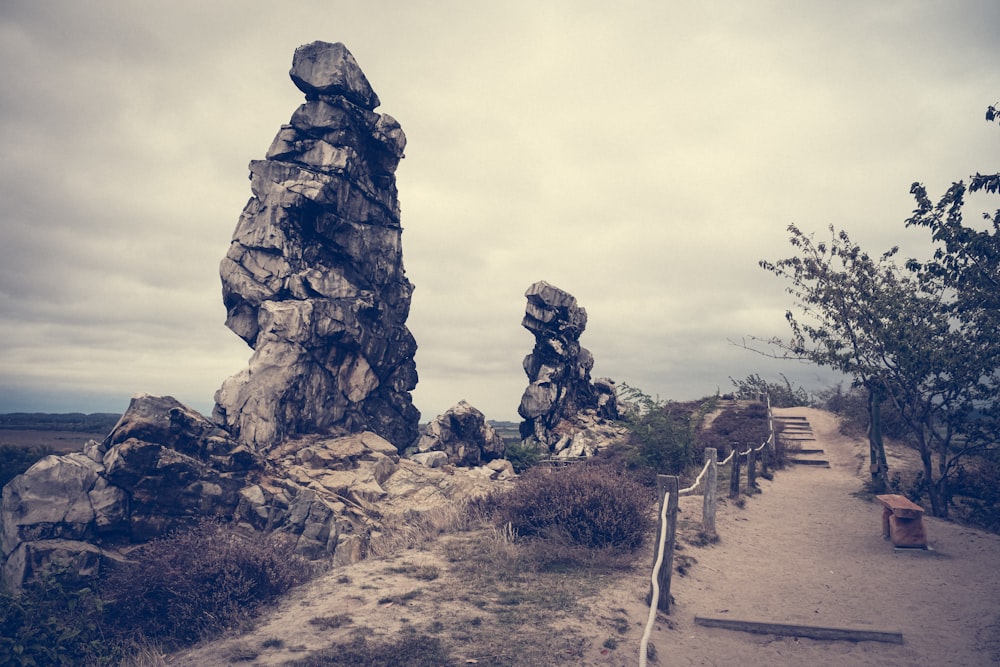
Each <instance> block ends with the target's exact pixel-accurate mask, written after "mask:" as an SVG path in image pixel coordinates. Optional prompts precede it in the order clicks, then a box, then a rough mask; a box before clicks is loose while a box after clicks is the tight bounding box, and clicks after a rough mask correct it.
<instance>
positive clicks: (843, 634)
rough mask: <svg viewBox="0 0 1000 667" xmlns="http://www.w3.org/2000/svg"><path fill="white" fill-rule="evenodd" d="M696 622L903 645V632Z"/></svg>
mask: <svg viewBox="0 0 1000 667" xmlns="http://www.w3.org/2000/svg"><path fill="white" fill-rule="evenodd" d="M694 622H695V623H696V624H697V625H703V626H705V627H708V628H723V629H726V630H738V631H740V632H752V633H755V634H759V635H780V636H782V637H808V638H810V639H836V640H842V641H851V642H887V643H890V644H902V643H903V633H902V632H885V631H881V630H860V629H857V628H830V627H823V626H818V625H794V624H790V623H768V622H764V621H744V620H739V619H735V618H709V617H706V616H695V617H694Z"/></svg>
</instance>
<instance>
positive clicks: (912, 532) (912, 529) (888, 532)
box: [875, 493, 927, 549]
mask: <svg viewBox="0 0 1000 667" xmlns="http://www.w3.org/2000/svg"><path fill="white" fill-rule="evenodd" d="M875 500H877V501H878V502H879V503H880V504H881V505H882V507H883V508H884V509H883V510H882V537H884V538H885V539H887V540H890V539H891V540H892V544H893V546H896V547H907V548H917V549H926V548H927V533H925V532H924V521H923V516H924V508H923V507H921V506H920V505H917V504H916V503H914V502H912V501H910V499H909V498H907V497H906V496H900V495H898V494H895V493H888V494H885V495H881V496H875Z"/></svg>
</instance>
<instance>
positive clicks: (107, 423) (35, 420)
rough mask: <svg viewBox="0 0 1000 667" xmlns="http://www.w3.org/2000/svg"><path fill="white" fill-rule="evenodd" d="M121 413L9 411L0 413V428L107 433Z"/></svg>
mask: <svg viewBox="0 0 1000 667" xmlns="http://www.w3.org/2000/svg"><path fill="white" fill-rule="evenodd" d="M120 417H121V415H117V414H114V413H111V412H94V413H91V414H84V413H82V412H67V413H57V414H53V413H48V412H9V413H7V414H0V429H2V430H8V431H79V432H81V433H108V432H110V431H111V429H112V428H114V426H115V424H117V423H118V419H119V418H120Z"/></svg>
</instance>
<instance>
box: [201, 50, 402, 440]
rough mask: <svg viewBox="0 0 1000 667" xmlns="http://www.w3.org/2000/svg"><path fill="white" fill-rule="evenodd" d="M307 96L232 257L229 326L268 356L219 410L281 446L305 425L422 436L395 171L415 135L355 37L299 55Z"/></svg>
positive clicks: (239, 378)
mask: <svg viewBox="0 0 1000 667" xmlns="http://www.w3.org/2000/svg"><path fill="white" fill-rule="evenodd" d="M289 74H290V76H291V78H292V81H293V82H294V83H295V85H296V86H297V87H298V88H299V89H300V90H301V91H302V92H304V93H305V95H306V102H305V104H303V105H302V106H300V107H299V108H298V109H297V110H296V111H295V113H294V114H292V118H291V120H290V122H289V124H288V125H284V126H282V128H281V130H279V132H278V135H277V136H276V137H275V139H274V142H273V143H272V144H271V147H270V149H269V150H268V152H267V155H266V159H264V160H254V161H252V162H251V163H250V188H251V191H252V192H253V197H252V198H251V199H250V201H249V202H248V203H247V205H246V208H244V209H243V214H242V215H241V216H240V220H239V223H238V224H237V226H236V231H235V232H234V234H233V241H232V244H231V246H230V248H229V252H227V253H226V256H225V258H224V259H223V260H222V264H221V267H220V274H221V277H222V294H223V301H224V302H225V305H226V309H227V313H228V314H227V319H226V326H228V327H229V328H230V329H232V330H233V331H234V332H235V333H236V334H237V335H239V336H240V337H241V338H242V339H243V340H245V341H246V342H247V343H248V344H249V345H250V347H251V348H253V350H254V352H253V355H252V357H251V359H250V363H249V367H248V368H246V369H245V370H243V371H241V372H240V373H238V374H236V375H234V376H232V377H230V378H229V379H227V380H226V381H225V382H224V383H223V385H222V387H221V388H220V389H219V390H218V391H217V392H216V395H215V403H216V405H215V410H214V413H213V417H214V419H215V420H216V421H217V422H218V423H220V424H222V425H223V426H225V427H226V428H227V429H228V430H229V431H230V432H232V433H233V434H234V435H235V436H236V437H238V438H239V439H240V440H242V441H243V442H245V443H247V444H250V445H253V446H254V447H256V448H267V447H270V446H272V445H275V444H277V443H279V442H281V441H282V440H283V439H285V438H287V437H289V436H294V435H298V434H308V433H320V434H334V435H337V434H345V433H353V432H358V431H363V430H370V431H374V432H376V433H378V434H379V435H381V436H382V437H384V438H385V439H387V440H389V441H390V442H392V443H393V444H395V445H396V446H397V447H399V448H401V449H402V448H404V447H406V446H407V445H409V444H411V443H412V442H413V441H414V440H415V439H416V437H417V435H418V432H417V423H418V421H419V418H420V414H419V412H418V411H417V410H416V408H415V407H414V405H413V402H412V398H411V395H410V392H411V391H412V390H413V389H414V387H416V384H417V372H416V365H415V364H414V360H413V358H414V355H415V353H416V349H417V344H416V342H415V341H414V339H413V336H412V335H411V334H410V332H409V330H408V329H407V328H406V318H407V315H408V313H409V308H410V296H411V294H412V291H413V286H412V285H411V284H410V282H409V281H408V280H407V278H406V274H405V272H404V270H403V257H402V244H401V236H402V227H401V226H400V214H399V202H398V200H397V192H396V179H395V175H394V174H395V170H396V166H397V165H398V164H399V160H400V159H401V158H402V157H403V149H404V147H405V145H406V137H405V135H404V134H403V130H402V129H401V128H400V126H399V123H397V122H396V120H395V119H393V118H392V117H391V116H389V115H387V114H379V113H376V112H375V111H374V109H375V108H376V107H378V106H379V99H378V96H377V95H376V94H375V92H374V91H373V90H372V88H371V86H370V85H369V83H368V80H367V78H366V77H365V75H364V73H363V72H362V71H361V69H360V68H359V67H358V64H357V62H356V61H355V59H354V56H352V55H351V53H350V52H349V51H348V50H347V48H345V47H344V45H343V44H339V43H337V44H330V43H327V42H313V43H312V44H307V45H305V46H301V47H299V48H298V49H296V51H295V56H294V58H293V61H292V69H291V71H290V72H289Z"/></svg>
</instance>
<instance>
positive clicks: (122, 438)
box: [0, 395, 261, 588]
mask: <svg viewBox="0 0 1000 667" xmlns="http://www.w3.org/2000/svg"><path fill="white" fill-rule="evenodd" d="M260 466H261V460H260V459H259V458H258V457H257V456H256V455H255V454H254V453H253V452H252V451H250V450H249V449H248V448H247V447H246V446H245V445H243V444H242V443H240V442H238V441H236V440H234V439H233V438H231V437H230V436H229V435H228V434H227V433H226V432H225V431H223V430H222V429H220V428H219V427H218V426H217V425H216V424H214V423H213V422H211V421H209V420H208V419H206V418H205V417H203V416H202V415H200V414H198V413H197V412H195V411H193V410H191V409H189V408H187V407H185V406H183V405H182V404H180V403H178V402H177V401H176V400H174V399H173V398H170V397H157V396H148V395H140V396H136V397H135V398H134V399H132V402H131V404H130V406H129V409H128V410H127V411H126V413H125V414H124V415H123V416H122V419H121V420H120V421H119V422H118V425H117V426H115V428H114V429H113V430H112V431H111V433H110V434H109V435H108V437H107V438H105V439H104V441H103V442H100V443H98V442H96V441H90V442H88V443H87V444H86V445H85V446H84V448H83V451H82V452H74V453H71V454H66V455H63V456H47V457H45V458H44V459H42V460H41V461H39V462H37V463H36V464H35V465H33V466H32V467H31V468H30V469H29V470H28V471H27V472H26V473H24V474H23V475H19V476H17V477H15V478H14V479H13V480H11V482H10V483H9V484H7V485H6V486H5V487H4V488H3V495H2V501H0V552H2V555H3V561H4V565H3V581H4V582H6V583H7V585H8V586H10V587H12V588H17V587H18V586H19V585H20V583H21V582H22V581H24V580H27V579H30V578H31V577H32V576H33V574H34V573H35V572H36V571H38V569H39V568H41V567H42V566H43V565H45V564H46V563H49V562H53V561H54V562H59V563H61V564H64V565H67V566H70V567H72V568H73V569H75V570H76V571H78V572H81V573H83V574H88V573H96V571H97V568H98V566H99V564H100V561H101V560H102V559H103V558H105V557H115V553H114V547H115V546H116V545H120V544H127V543H132V542H142V541H145V540H148V539H151V538H154V537H159V536H161V535H164V534H165V533H167V532H169V531H170V530H172V529H174V528H180V527H183V526H185V525H189V524H190V523H192V522H193V521H195V520H197V519H198V518H199V517H205V516H215V517H219V518H222V519H229V518H232V517H233V514H234V511H235V510H236V508H237V506H238V503H239V491H240V489H241V488H242V487H244V486H245V485H246V484H247V480H248V478H249V477H250V476H251V474H252V473H253V472H254V471H255V470H258V469H259V468H260Z"/></svg>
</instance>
